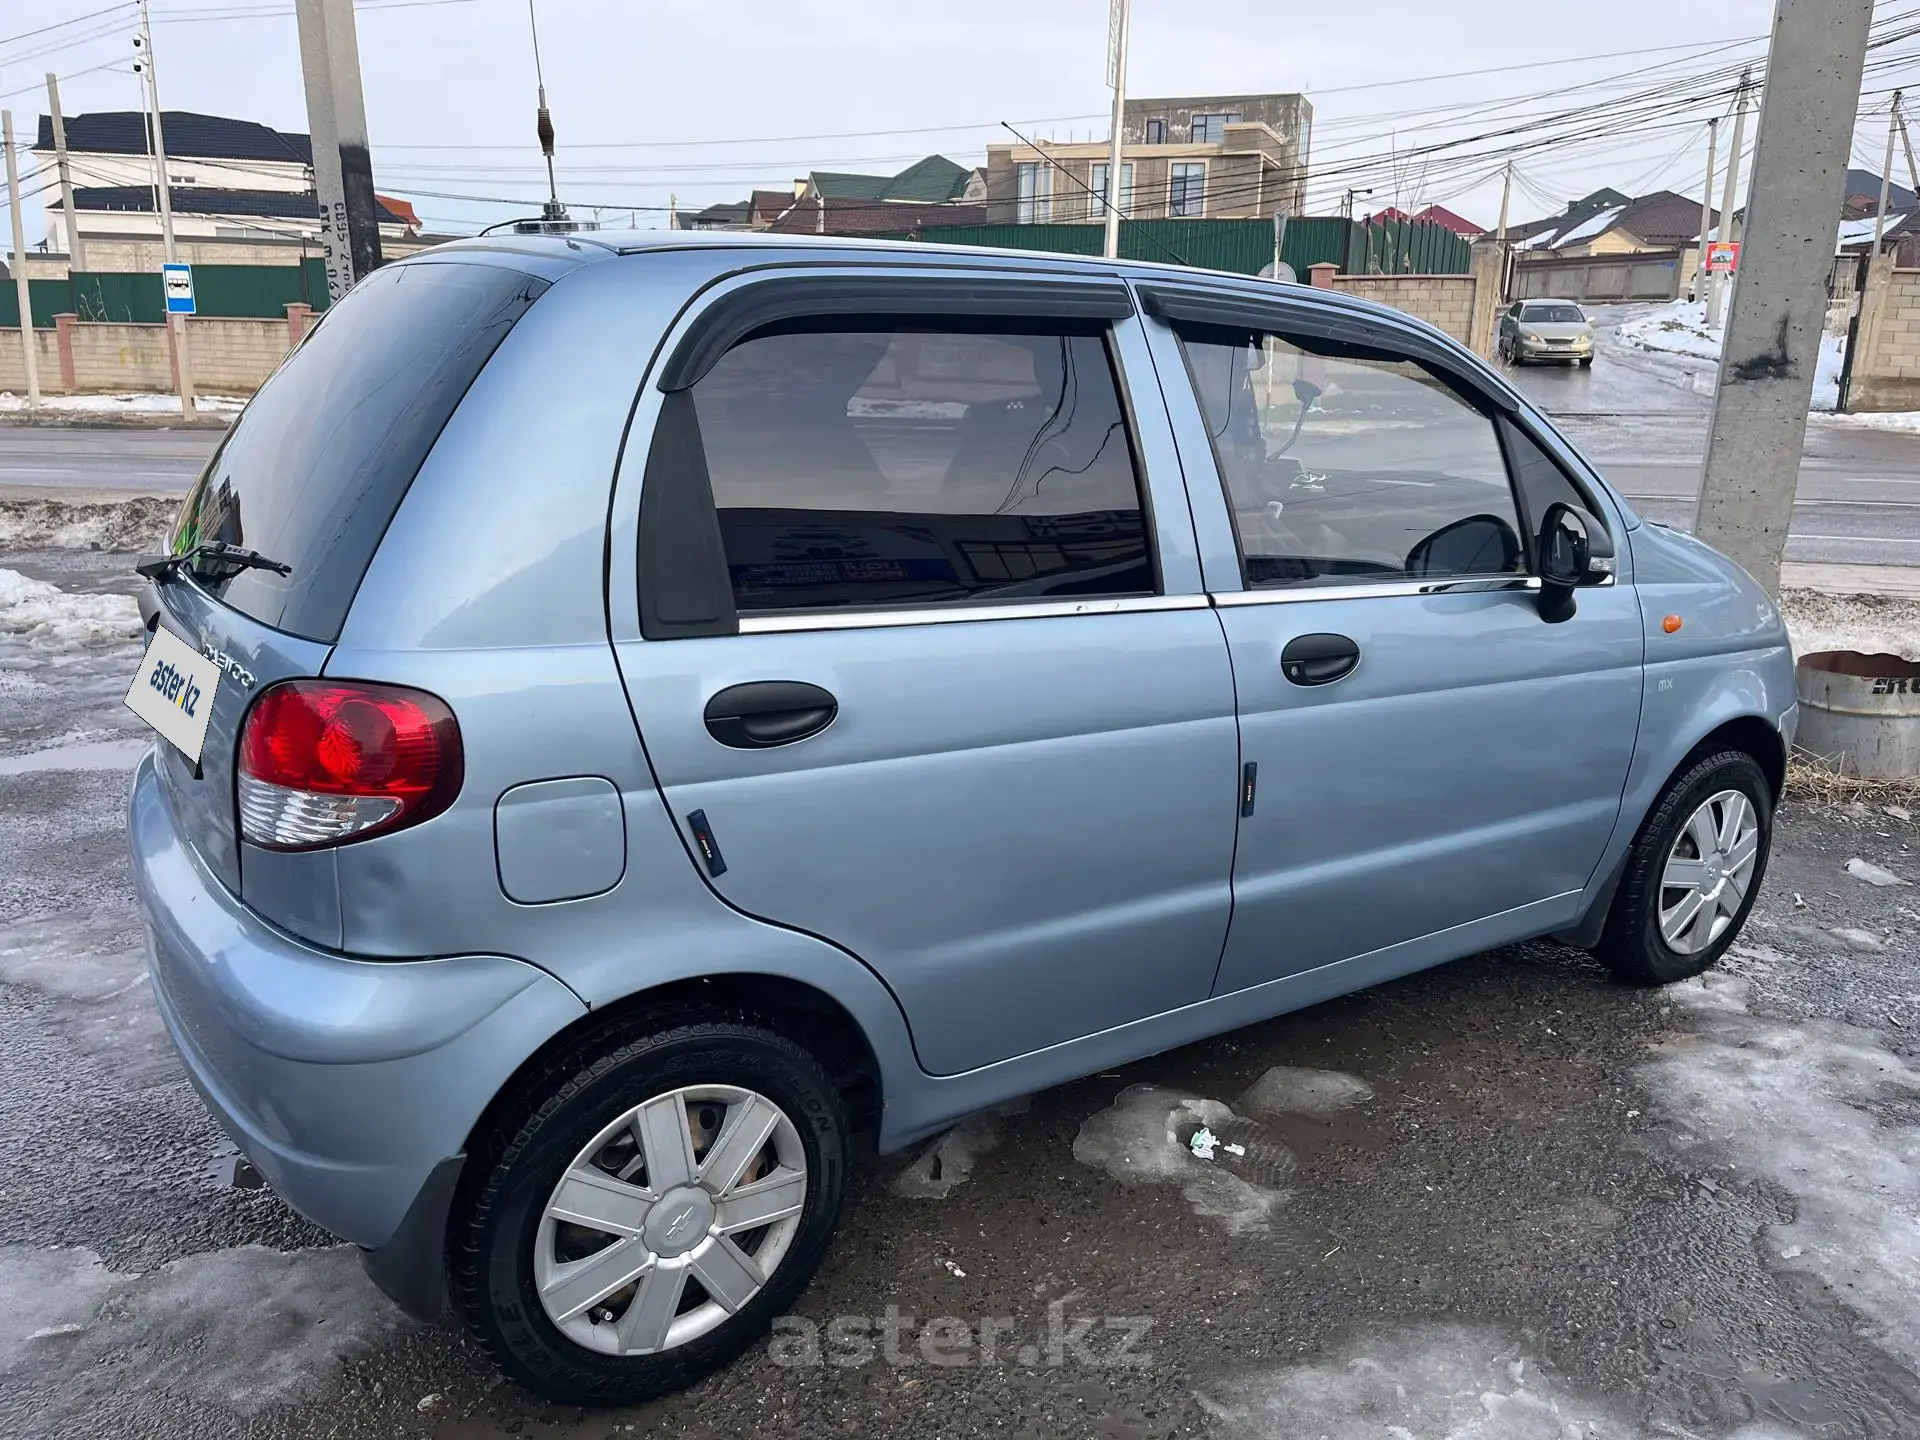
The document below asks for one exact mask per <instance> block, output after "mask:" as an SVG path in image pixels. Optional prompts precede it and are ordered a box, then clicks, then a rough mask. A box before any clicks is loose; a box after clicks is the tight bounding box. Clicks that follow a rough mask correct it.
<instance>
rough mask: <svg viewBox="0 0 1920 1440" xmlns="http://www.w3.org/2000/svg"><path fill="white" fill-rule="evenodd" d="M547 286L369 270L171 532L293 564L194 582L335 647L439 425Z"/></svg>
mask: <svg viewBox="0 0 1920 1440" xmlns="http://www.w3.org/2000/svg"><path fill="white" fill-rule="evenodd" d="M544 289H546V282H545V281H542V280H536V279H534V278H532V277H531V276H528V275H523V274H521V273H520V272H519V271H516V270H506V269H499V268H496V267H493V266H486V265H464V264H438V263H435V264H419V265H396V266H392V267H390V268H388V269H385V270H377V271H375V272H374V273H373V274H372V275H369V276H368V277H367V278H366V279H365V280H362V281H361V282H360V283H359V284H358V285H356V286H355V287H354V289H353V291H352V293H351V294H349V295H348V296H347V298H346V299H345V300H343V301H341V302H340V304H338V305H336V306H335V307H333V309H331V310H330V311H328V313H327V315H326V318H325V319H324V320H323V321H322V322H321V323H320V324H319V325H318V326H317V327H316V328H315V329H314V331H313V333H312V334H310V335H309V336H308V337H307V338H306V340H305V341H304V342H303V343H302V344H301V345H300V347H299V348H298V349H297V350H295V351H294V352H293V353H292V354H291V355H290V356H288V357H287V359H286V361H285V362H284V363H283V364H282V365H281V366H280V368H279V369H278V370H276V371H274V373H273V374H272V375H271V376H270V377H268V379H267V382H266V384H264V385H263V386H261V387H260V393H259V394H257V395H255V396H254V398H253V402H252V403H251V404H250V405H248V406H247V408H246V410H245V412H244V413H242V415H241V416H240V418H239V420H238V421H237V422H235V424H234V426H233V429H232V430H231V431H230V432H229V433H228V435H227V438H226V439H225V440H224V441H222V442H221V445H220V448H219V450H217V451H216V452H215V453H214V456H213V459H212V460H211V461H210V462H209V463H208V465H207V468H206V470H205V471H203V472H202V473H201V476H200V479H199V480H198V481H197V482H196V483H195V485H194V487H193V490H192V492H191V493H190V494H189V495H188V496H187V502H186V505H185V507H184V508H183V509H182V511H181V512H180V518H179V520H178V521H177V522H175V525H174V530H173V535H172V537H171V543H172V547H173V550H174V552H175V553H176V554H178V553H180V552H182V551H185V550H187V549H189V548H191V547H192V546H194V545H197V544H199V543H201V542H202V541H207V540H224V541H226V542H228V543H229V544H233V545H244V546H246V547H248V548H249V549H253V550H258V551H259V552H260V553H261V554H263V555H266V556H268V557H270V558H271V559H274V560H278V561H280V562H281V563H283V564H286V565H290V566H292V567H293V573H292V574H291V575H287V576H285V577H282V576H279V575H276V574H273V573H272V572H271V571H266V570H247V571H243V572H241V573H240V574H239V575H238V576H236V577H234V578H233V579H232V580H230V581H227V582H225V583H224V584H219V585H215V584H214V583H213V582H211V581H204V580H203V581H200V582H199V583H200V584H202V585H203V586H206V587H207V588H209V589H212V590H214V591H215V592H216V593H218V594H219V595H220V597H221V599H223V600H224V601H225V602H226V603H227V604H229V605H231V606H233V608H234V609H236V610H239V611H240V612H242V613H243V614H246V615H250V616H252V617H253V618H254V619H256V620H259V621H261V622H262V623H264V624H267V625H272V626H274V627H275V628H277V629H280V630H286V631H289V632H291V633H293V634H295V635H303V636H306V637H307V638H309V639H313V640H333V639H336V638H338V636H339V634H340V626H341V624H342V623H343V622H344V621H345V620H346V615H347V607H348V606H349V605H350V604H351V603H352V601H353V594H354V591H356V590H357V589H359V587H360V579H361V577H362V576H363V575H365V574H366V570H367V565H368V563H369V562H370V561H371V560H372V559H373V552H374V550H375V549H376V548H377V547H378V546H379V544H380V537H381V536H382V535H383V534H385V533H386V528H387V523H388V522H389V521H390V520H392V518H393V513H394V511H395V510H397V509H398V508H399V506H400V501H401V498H402V497H403V496H404V495H405V494H406V492H407V487H408V486H409V485H411V484H412V483H413V476H414V472H415V471H417V470H418V469H419V468H420V462H421V461H423V460H424V459H425V458H426V455H427V451H428V450H429V449H431V448H432V446H433V442H434V440H435V439H436V438H437V437H438V436H439V434H440V430H441V428H442V427H443V426H444V425H445V424H446V422H447V417H448V416H450V415H451V414H452V413H453V410H454V407H455V406H457V405H458V404H459V403H460V397H461V396H462V395H464V394H465V393H466V391H467V387H468V385H470V384H472V383H473V377H474V376H476V375H478V374H479V373H480V367H481V366H483V365H485V364H486V362H487V357H488V356H490V355H492V354H493V351H494V347H495V346H497V345H498V344H499V343H500V341H501V340H502V339H503V338H504V337H505V336H506V333H507V331H508V330H510V329H511V328H512V327H513V323H514V321H516V320H518V319H519V318H520V316H521V315H522V314H523V313H525V311H526V308H527V306H528V305H530V304H532V303H533V301H534V299H535V298H536V297H537V296H538V295H539V294H540V292H541V291H542V290H544Z"/></svg>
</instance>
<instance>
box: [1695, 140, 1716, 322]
mask: <svg viewBox="0 0 1920 1440" xmlns="http://www.w3.org/2000/svg"><path fill="white" fill-rule="evenodd" d="M1719 143H1720V117H1719V116H1718V115H1716V116H1714V117H1713V119H1711V120H1709V121H1707V183H1706V186H1705V188H1704V189H1702V190H1701V192H1700V259H1699V262H1698V263H1697V264H1696V265H1695V266H1694V268H1693V293H1694V295H1695V296H1696V297H1704V296H1705V295H1706V292H1707V242H1708V241H1709V240H1711V239H1712V238H1713V157H1714V152H1715V150H1716V149H1717V148H1718V147H1719Z"/></svg>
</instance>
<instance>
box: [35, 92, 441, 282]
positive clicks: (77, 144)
mask: <svg viewBox="0 0 1920 1440" xmlns="http://www.w3.org/2000/svg"><path fill="white" fill-rule="evenodd" d="M161 126H162V130H161V133H162V135H163V136H164V138H165V141H166V147H167V182H168V200H169V202H170V203H171V205H172V208H173V229H174V234H175V235H176V236H177V237H178V238H179V239H180V241H181V242H183V243H187V242H195V241H221V242H232V243H235V244H245V243H249V242H256V243H275V242H279V243H285V242H287V241H299V240H306V239H317V238H318V236H319V234H320V205H319V202H318V201H317V200H316V199H315V198H314V193H313V147H312V143H311V141H310V140H309V139H308V137H307V136H305V135H300V134H293V133H289V132H286V131H281V130H274V129H272V128H270V127H268V126H266V125H260V124H256V123H255V122H253V121H251V120H231V119H228V118H227V117H225V116H222V115H196V114H193V113H192V112H190V111H185V110H166V111H162V112H161ZM66 132H67V134H66V139H67V160H68V164H69V166H70V168H71V170H72V174H73V187H74V194H73V205H74V211H75V213H74V214H73V215H71V216H70V215H68V214H67V213H66V211H65V208H64V207H63V206H62V204H61V197H60V191H59V189H58V188H57V187H55V188H52V189H49V190H48V191H47V192H46V199H45V202H44V203H45V205H46V236H47V244H48V247H49V248H50V249H54V250H62V251H64V250H67V249H68V248H70V247H69V243H68V237H69V235H70V234H71V233H72V232H73V230H74V229H75V228H77V229H78V231H79V233H80V238H81V239H82V241H84V242H87V243H92V242H94V241H96V240H101V241H107V240H112V241H129V242H151V243H149V244H148V245H147V247H146V248H156V247H157V242H158V239H159V236H160V212H159V199H158V196H157V195H156V193H155V191H154V164H153V147H152V144H151V142H150V139H149V133H148V132H149V127H148V124H147V119H146V116H144V115H143V114H141V113H140V112H139V111H137V110H108V111H94V112H91V113H88V114H84V115H75V116H73V117H72V118H71V119H69V120H68V121H67V123H66ZM33 156H34V159H35V160H37V161H38V162H39V165H40V169H41V172H42V173H43V174H51V173H52V172H53V169H54V145H53V121H52V120H51V119H50V118H49V117H48V116H45V115H42V116H41V117H40V133H39V135H38V137H37V138H36V141H35V143H34V147H33ZM377 203H378V205H379V211H380V238H381V241H382V242H383V244H385V243H387V242H393V243H395V244H396V245H397V246H398V247H399V248H402V249H410V248H416V247H415V246H414V245H409V244H407V243H406V242H407V241H409V240H411V239H413V237H415V236H417V235H418V232H419V230H420V220H419V217H418V216H417V215H415V214H414V211H413V207H412V206H411V205H409V204H408V203H407V202H406V201H404V200H396V199H394V198H392V197H390V196H386V195H381V196H379V197H377ZM156 253H157V249H156Z"/></svg>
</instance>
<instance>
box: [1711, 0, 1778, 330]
mask: <svg viewBox="0 0 1920 1440" xmlns="http://www.w3.org/2000/svg"><path fill="white" fill-rule="evenodd" d="M1776 33H1778V32H1776ZM1752 83H1753V72H1752V71H1751V70H1742V71H1741V72H1740V89H1739V90H1738V91H1737V92H1736V93H1735V97H1734V103H1733V149H1732V150H1731V151H1730V152H1729V153H1728V155H1727V181H1726V186H1725V188H1724V189H1722V190H1721V192H1720V238H1721V239H1722V240H1738V239H1739V238H1740V236H1739V234H1738V233H1737V229H1736V227H1735V225H1734V220H1733V207H1734V202H1735V201H1736V200H1738V199H1739V198H1740V147H1741V145H1742V144H1743V143H1744V142H1745V140H1746V137H1747V95H1748V93H1749V91H1750V87H1751V86H1752ZM1748 200H1749V203H1751V200H1752V195H1751V191H1749V195H1748ZM1705 259H1706V257H1705V256H1702V257H1701V260H1702V263H1704V262H1705ZM1730 283H1731V277H1729V276H1715V277H1714V282H1713V285H1712V286H1711V287H1710V289H1709V290H1708V292H1707V328H1708V329H1709V330H1714V329H1718V328H1719V326H1720V314H1721V311H1722V309H1723V308H1724V307H1725V305H1726V302H1727V286H1728V285H1729V284H1730Z"/></svg>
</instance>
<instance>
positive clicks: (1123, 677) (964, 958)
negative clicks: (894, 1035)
mask: <svg viewBox="0 0 1920 1440" xmlns="http://www.w3.org/2000/svg"><path fill="white" fill-rule="evenodd" d="M663 353H664V354H665V355H666V356H667V357H668V358H667V360H666V362H665V364H664V366H663V367H659V368H658V369H657V372H656V375H655V376H654V377H653V380H652V381H650V383H649V385H648V388H647V391H646V392H645V394H644V395H643V397H642V401H641V404H640V406H639V409H638V411H637V412H636V417H635V424H634V432H633V433H634V439H633V440H632V441H630V443H629V445H628V448H627V452H626V458H625V459H624V461H623V465H622V474H621V478H620V484H619V492H618V498H617V500H616V540H615V547H614V569H613V586H614V602H613V610H614V624H615V631H616V640H617V649H618V652H619V658H620V664H621V668H622V672H623V674H624V677H625V680H626V684H627V688H628V693H629V695H630V697H631V700H632V704H633V708H634V712H635V714H636V716H637V718H638V720H639V727H640V733H641V737H642V740H643V742H644V744H645V747H646V750H647V754H648V757H649V759H650V761H651V763H652V765H653V768H654V771H655V774H656V776H657V778H658V780H659V782H660V785H661V788H662V791H663V793H664V794H665V797H666V801H667V804H668V806H669V808H670V809H671V811H672V813H673V815H674V818H675V820H676V822H677V823H678V824H679V825H680V827H681V830H682V834H683V836H684V837H685V839H686V842H687V845H688V848H689V856H690V858H691V859H692V860H693V862H694V863H695V864H697V865H698V866H699V868H700V869H701V871H702V873H703V874H704V875H705V876H706V877H707V879H708V880H709V882H710V883H711V884H712V886H713V887H714V889H715V890H716V891H717V892H718V893H719V894H720V895H721V896H722V897H723V898H724V899H725V900H727V901H728V902H729V903H730V904H732V905H734V906H737V907H738V908H739V909H741V910H744V911H746V912H747V913H749V914H752V915H755V916H759V917H762V918H764V919H767V920H770V921H773V922H776V923H779V924H783V925H788V926H793V927H796V928H799V929H802V930H806V931H809V932H812V933H814V934H817V935H820V936H823V937H825V938H827V939H829V940H831V941H833V942H835V943H836V944H839V945H841V946H842V947H844V948H845V949H847V950H849V951H851V952H852V953H853V954H855V955H856V956H858V957H860V958H861V959H862V960H864V961H865V962H866V963H868V964H869V965H871V966H872V967H873V968H874V969H875V970H876V971H878V972H879V973H880V975H881V976H882V977H883V978H884V979H885V981H886V982H887V984H888V985H889V986H890V987H891V988H892V989H893V991H894V993H895V994H896V995H897V996H898V997H899V999H900V1000H901V1002H902V1005H903V1007H904V1008H905V1010H906V1012H907V1015H908V1018H909V1021H910V1023H911V1025H912V1027H913V1033H914V1037H915V1043H916V1046H917V1047H918V1050H919V1054H920V1058H921V1061H922V1063H923V1064H924V1065H925V1066H926V1067H927V1068H928V1069H929V1070H931V1071H934V1072H936V1073H941V1074H948V1073H954V1072H958V1071H962V1070H967V1069H970V1068H974V1067H977V1066H980V1065H985V1064H989V1063H992V1062H994V1061H997V1060H1002V1059H1005V1058H1007V1057H1009V1056H1013V1055H1018V1054H1021V1053H1024V1052H1027V1051H1032V1050H1036V1049H1039V1048H1042V1047H1044V1046H1048V1045H1053V1044H1058V1043H1060V1042H1062V1041H1066V1040H1071V1039H1073V1038H1075V1037H1077V1036H1080V1035H1083V1034H1087V1033H1089V1032H1092V1031H1096V1030H1100V1029H1104V1028H1106V1027H1109V1026H1113V1025H1118V1024H1122V1023H1125V1022H1127V1021H1129V1020H1134V1019H1138V1018H1141V1017H1143V1016H1147V1015H1151V1014H1155V1013H1158V1012H1160V1011H1163V1010H1167V1009H1171V1008H1173V1007H1176V1006H1179V1005H1184V1004H1190V1003H1193V1002H1195V1001H1198V1000H1201V999H1203V998H1205V996H1206V995H1207V993H1208V990H1209V987H1210V985H1211V981H1212V975H1213V971H1214V968H1215V965H1216V963H1217V960H1218V956H1219V953H1220V947H1221V945H1222V943H1223V941H1224V937H1225V934H1226V928H1227V916H1228V909H1229V872H1230V869H1231V857H1232V849H1233V841H1234V796H1235V779H1236V766H1237V743H1236V733H1235V722H1234V714H1233V685H1232V678H1231V675H1230V672H1229V668H1228V663H1227V654H1226V647H1225V643H1224V641H1223V639H1222V636H1221V633H1220V626H1219V623H1218V621H1217V620H1216V618H1215V616H1214V614H1213V613H1212V611H1211V610H1210V609H1209V608H1208V605H1207V601H1206V597H1205V596H1204V594H1203V593H1202V592H1201V587H1200V576H1199V571H1198V566H1197V563H1196V560H1195V553H1194V540H1193V532H1192V524H1191V519H1190V516H1189V513H1188V509H1187V505H1186V500H1185V495H1184V492H1183V490H1182V486H1181V481H1180V476H1179V473H1178V469H1177V464H1176V460H1175V456H1174V453H1173V449H1172V445H1171V440H1170V437H1169V435H1168V433H1167V429H1166V416H1165V410H1164V406H1163V403H1162V402H1161V400H1160V398H1159V395H1158V392H1157V387H1156V386H1155V384H1154V380H1153V372H1152V367H1151V364H1150V362H1149V361H1148V359H1147V357H1146V354H1145V351H1144V348H1143V339H1142V334H1141V329H1140V322H1139V320H1138V319H1137V318H1136V317H1135V316H1134V314H1133V313H1132V306H1131V301H1130V299H1129V297H1128V294H1127V291H1126V289H1125V287H1124V286H1122V285H1121V284H1120V283H1119V282H1118V281H1117V280H1112V279H1100V278H1095V279H1086V278H1080V279H1069V278H1064V277H1059V278H1050V277H1046V276H1044V275H1034V274H1032V273H1031V272H1028V273H1026V274H1024V275H1023V274H1022V273H1020V272H1014V273H1011V274H1009V273H1006V272H1001V273H999V274H995V273H993V272H965V271H960V272H943V271H934V270H930V269H918V268H916V269H913V270H904V271H901V272H897V273H894V272H887V271H880V270H874V269H867V270H862V271H855V272H848V271H845V270H844V269H808V270H805V271H801V272H798V273H797V274H796V273H791V272H790V273H788V274H785V275H782V274H779V273H775V274H772V275H769V274H767V273H765V272H762V273H761V274H760V275H757V276H750V277H748V278H746V279H743V280H739V281H736V282H734V283H733V284H731V285H728V286H723V287H721V288H720V289H718V290H716V291H715V292H712V293H711V294H710V296H709V297H708V298H707V299H706V300H705V301H704V302H703V304H702V305H701V306H700V307H699V308H698V309H697V311H696V313H694V314H693V315H691V316H690V317H688V318H687V319H685V320H684V321H683V322H682V324H681V326H680V328H679V330H678V331H677V332H676V334H675V335H674V336H673V337H671V338H670V339H669V342H668V344H667V346H666V347H665V350H664V351H663ZM1142 375H1144V376H1145V377H1147V378H1146V383H1145V384H1144V385H1142V384H1141V383H1140V377H1141V376H1142ZM643 471H644V483H643V485H641V484H636V481H639V480H641V479H642V472H643ZM629 506H631V507H633V508H634V509H636V510H637V512H638V513H637V521H635V520H633V517H632V513H631V512H630V511H629V510H628V508H627V507H629ZM623 514H624V515H626V516H627V518H628V520H629V521H632V523H633V524H634V526H635V528H634V529H633V530H632V531H625V530H623V525H622V521H621V516H622V515H623ZM629 567H631V568H629ZM636 582H637V583H636ZM623 632H624V633H623Z"/></svg>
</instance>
